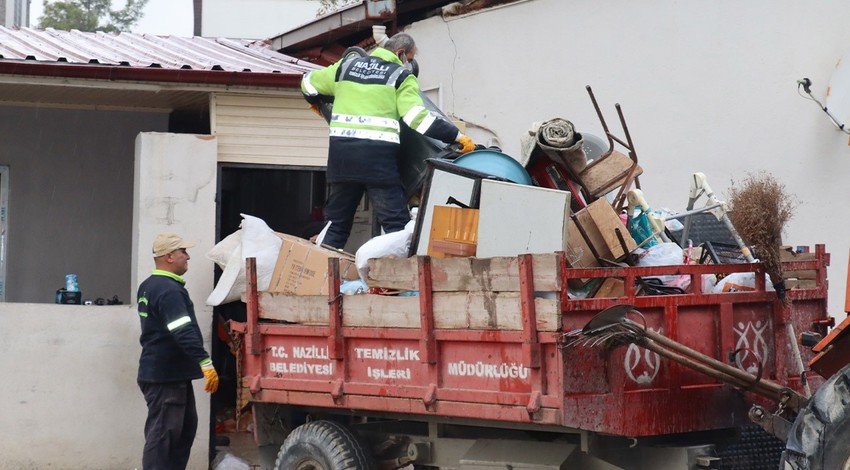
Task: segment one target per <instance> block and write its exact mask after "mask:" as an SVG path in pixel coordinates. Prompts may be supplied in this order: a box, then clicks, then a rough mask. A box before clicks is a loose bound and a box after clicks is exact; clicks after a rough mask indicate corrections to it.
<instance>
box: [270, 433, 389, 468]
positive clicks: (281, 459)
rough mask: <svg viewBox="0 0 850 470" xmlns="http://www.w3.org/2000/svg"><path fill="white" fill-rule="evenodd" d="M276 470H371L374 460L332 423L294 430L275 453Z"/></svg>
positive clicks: (373, 466) (349, 434) (351, 437)
mask: <svg viewBox="0 0 850 470" xmlns="http://www.w3.org/2000/svg"><path fill="white" fill-rule="evenodd" d="M274 468H275V469H276V470H374V468H375V464H374V461H373V459H372V457H371V455H369V454H368V453H367V452H366V450H365V449H364V447H363V446H362V445H361V444H360V443H359V442H358V441H357V438H356V437H354V434H352V433H351V431H349V430H348V429H346V428H345V427H344V426H342V425H340V424H338V423H335V422H333V421H311V422H309V423H306V424H302V425H301V426H298V427H297V428H295V430H294V431H292V433H290V434H289V436H287V438H286V440H285V441H284V442H283V445H282V446H280V452H279V453H278V454H277V460H276V461H275V466H274Z"/></svg>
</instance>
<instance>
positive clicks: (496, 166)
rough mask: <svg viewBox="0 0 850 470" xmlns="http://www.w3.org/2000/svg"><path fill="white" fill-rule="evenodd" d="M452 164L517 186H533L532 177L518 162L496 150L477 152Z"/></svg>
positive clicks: (459, 158) (463, 156)
mask: <svg viewBox="0 0 850 470" xmlns="http://www.w3.org/2000/svg"><path fill="white" fill-rule="evenodd" d="M452 163H454V164H455V165H457V166H461V167H463V168H469V169H470V170H475V171H479V172H481V173H486V174H488V175H491V176H497V177H499V178H504V179H506V180H508V181H511V182H514V183H517V184H525V185H529V186H530V185H531V177H530V176H529V175H528V172H527V171H525V168H523V166H522V165H520V164H519V162H518V161H516V160H514V159H513V157H511V156H510V155H505V154H504V153H502V152H497V151H495V150H488V149H484V150H475V151H472V152H469V153H466V154H463V155H461V156H459V157H457V158H455V159H454V161H453V162H452Z"/></svg>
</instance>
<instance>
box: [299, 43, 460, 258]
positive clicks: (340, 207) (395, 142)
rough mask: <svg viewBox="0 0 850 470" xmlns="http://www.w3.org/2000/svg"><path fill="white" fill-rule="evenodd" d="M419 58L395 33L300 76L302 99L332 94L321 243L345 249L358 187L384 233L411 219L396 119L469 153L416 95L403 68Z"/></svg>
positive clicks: (411, 77) (315, 100)
mask: <svg viewBox="0 0 850 470" xmlns="http://www.w3.org/2000/svg"><path fill="white" fill-rule="evenodd" d="M415 55H416V44H415V42H414V41H413V38H412V37H411V36H410V35H408V34H405V33H399V34H396V35H395V36H393V37H391V38H390V39H388V40H387V41H386V42H385V43H384V44H383V47H378V48H376V49H375V50H374V51H373V52H372V53H371V54H370V55H369V56H367V57H357V58H353V59H348V60H345V59H343V60H340V61H338V62H336V63H335V64H333V65H331V66H329V67H327V68H324V69H322V70H313V71H311V72H309V73H307V74H306V75H305V76H304V78H303V80H302V81H301V91H302V92H303V93H304V97H305V98H306V100H307V101H308V102H309V103H310V104H311V105H313V106H314V109H316V108H315V106H318V104H319V103H320V101H321V97H322V96H333V97H334V102H333V111H332V115H331V119H330V144H329V150H328V169H327V183H328V200H327V203H326V205H325V221H330V222H332V223H331V226H330V228H329V229H328V233H327V235H326V236H325V239H324V243H325V244H327V245H330V246H333V247H336V248H342V247H344V246H345V243H346V241H347V240H348V236H349V234H350V232H351V225H352V221H353V220H354V213H355V212H356V211H357V206H358V205H359V203H360V199H361V198H362V197H363V192H364V191H365V192H366V194H367V195H368V196H369V201H370V202H371V204H372V209H373V210H374V212H375V216H376V217H377V219H378V222H379V223H380V224H381V227H383V229H384V232H386V233H390V232H397V231H399V230H402V229H403V228H404V226H405V224H407V222H408V221H410V215H409V212H408V209H407V200H406V199H405V195H404V188H403V187H402V183H401V175H400V173H399V169H398V157H399V150H400V145H399V143H400V141H399V133H400V131H401V128H400V121H404V123H405V124H407V126H409V127H410V128H411V129H413V130H415V131H417V132H419V133H421V134H423V135H425V136H427V137H431V138H434V139H437V140H441V141H443V142H445V143H447V144H450V143H453V142H458V143H459V144H460V145H461V147H462V150H461V152H463V153H466V152H470V151H472V150H474V148H475V144H474V143H473V142H472V140H471V139H470V138H469V137H467V136H466V135H464V134H463V133H461V132H460V131H459V130H458V128H457V127H455V125H454V124H452V123H451V122H449V121H447V120H445V119H442V118H439V117H438V116H436V115H435V114H433V113H431V112H430V111H429V110H428V109H427V108H425V105H424V103H423V101H422V97H421V96H420V95H419V82H418V80H417V79H416V77H415V76H414V75H413V74H412V73H411V72H410V71H409V70H407V69H406V68H405V67H404V65H405V64H407V63H408V62H409V61H411V60H413V57H414V56H415Z"/></svg>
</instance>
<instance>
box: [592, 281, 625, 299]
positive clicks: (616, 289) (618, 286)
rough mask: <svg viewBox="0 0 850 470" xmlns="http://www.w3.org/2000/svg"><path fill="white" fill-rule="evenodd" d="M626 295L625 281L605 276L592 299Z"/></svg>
mask: <svg viewBox="0 0 850 470" xmlns="http://www.w3.org/2000/svg"><path fill="white" fill-rule="evenodd" d="M625 295H626V283H625V282H623V280H622V279H617V278H611V277H609V278H607V279H605V280H604V281H602V285H601V286H599V290H597V291H596V294H594V296H593V298H594V299H602V298H619V297H623V296H625Z"/></svg>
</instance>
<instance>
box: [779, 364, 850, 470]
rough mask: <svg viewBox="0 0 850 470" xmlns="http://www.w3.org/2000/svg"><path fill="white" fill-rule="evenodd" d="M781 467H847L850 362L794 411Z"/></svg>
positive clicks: (804, 469) (816, 469)
mask: <svg viewBox="0 0 850 470" xmlns="http://www.w3.org/2000/svg"><path fill="white" fill-rule="evenodd" d="M780 469H783V470H784V469H793V470H847V469H850V365H847V366H845V367H844V368H843V369H841V370H840V371H839V372H838V373H837V374H835V375H834V376H832V377H830V378H829V380H827V381H826V382H824V384H823V385H822V386H821V387H820V388H819V389H818V391H817V393H815V395H814V396H813V397H812V399H811V401H809V404H808V405H807V406H806V407H805V408H804V409H803V410H802V411H801V412H800V414H798V415H797V419H795V420H794V424H793V425H792V426H791V432H790V433H789V435H788V442H787V443H786V445H785V452H784V453H783V454H782V464H781V465H780Z"/></svg>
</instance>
